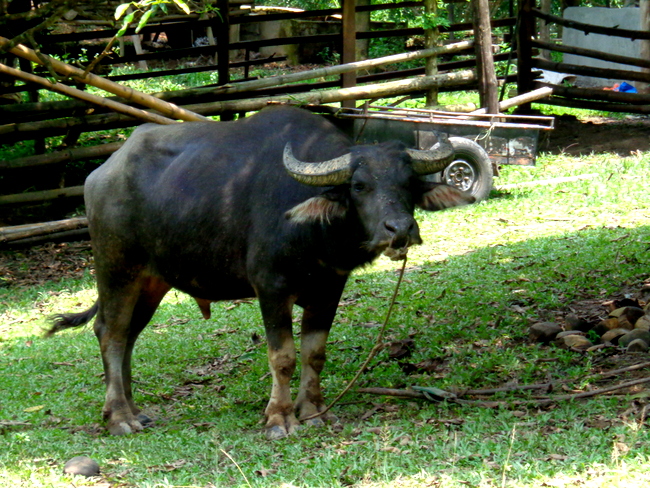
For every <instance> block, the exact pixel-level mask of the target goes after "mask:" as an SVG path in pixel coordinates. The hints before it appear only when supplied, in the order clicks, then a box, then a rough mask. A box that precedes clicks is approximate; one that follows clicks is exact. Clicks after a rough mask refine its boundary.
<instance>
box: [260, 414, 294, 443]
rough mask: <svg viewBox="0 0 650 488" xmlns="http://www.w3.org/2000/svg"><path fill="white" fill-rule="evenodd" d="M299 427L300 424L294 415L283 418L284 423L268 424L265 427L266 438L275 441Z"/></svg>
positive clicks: (292, 432)
mask: <svg viewBox="0 0 650 488" xmlns="http://www.w3.org/2000/svg"><path fill="white" fill-rule="evenodd" d="M298 429H300V424H298V421H297V420H296V418H295V417H293V418H287V419H285V423H284V425H268V426H267V427H266V438H267V439H268V440H270V441H277V440H278V439H284V438H285V437H287V436H289V435H291V434H294V433H295V432H296V431H297V430H298Z"/></svg>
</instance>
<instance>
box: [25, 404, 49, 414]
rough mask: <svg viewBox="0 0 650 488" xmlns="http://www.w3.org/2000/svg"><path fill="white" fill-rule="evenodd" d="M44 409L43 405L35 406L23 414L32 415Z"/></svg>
mask: <svg viewBox="0 0 650 488" xmlns="http://www.w3.org/2000/svg"><path fill="white" fill-rule="evenodd" d="M44 408H45V405H36V406H34V407H28V408H26V409H25V410H23V412H27V413H32V412H38V411H39V410H43V409H44Z"/></svg>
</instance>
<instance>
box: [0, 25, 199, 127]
mask: <svg viewBox="0 0 650 488" xmlns="http://www.w3.org/2000/svg"><path fill="white" fill-rule="evenodd" d="M9 45H10V41H9V39H7V38H5V37H2V36H0V49H4V48H6V47H7V46H9ZM9 52H11V53H12V54H15V55H16V56H20V57H21V58H25V59H28V60H30V61H32V62H34V63H37V64H45V63H44V61H43V60H42V59H41V58H42V57H45V59H47V62H48V63H50V65H51V66H52V68H53V69H54V70H55V71H56V72H57V73H59V74H61V75H64V76H71V77H72V78H74V79H75V80H77V81H80V82H82V83H86V84H88V85H92V86H94V87H96V88H99V89H101V90H104V91H107V92H109V93H112V94H114V95H118V96H120V97H123V98H125V99H127V100H130V101H132V102H135V103H138V104H140V105H144V106H145V107H149V108H152V109H154V110H157V111H159V112H161V113H162V114H164V115H166V116H168V117H170V118H172V119H181V120H187V121H209V120H210V119H207V118H205V117H203V116H201V115H199V114H195V113H192V112H190V111H188V110H185V109H182V108H180V107H178V106H176V105H174V104H173V103H169V102H164V101H162V100H160V99H158V98H155V97H152V96H151V95H147V94H146V93H142V92H139V91H137V90H134V89H133V88H129V87H125V86H122V85H120V84H119V83H115V82H113V81H110V80H107V79H106V78H102V77H101V76H97V75H94V74H92V73H86V72H85V71H84V70H82V69H79V68H75V67H74V66H70V65H69V64H66V63H63V62H61V61H58V60H56V59H54V58H51V57H49V56H46V55H43V54H41V56H40V57H39V56H38V55H37V54H36V53H35V52H34V51H33V50H32V49H29V48H28V47H26V46H23V45H22V44H18V45H17V46H15V47H14V48H12V49H10V50H9Z"/></svg>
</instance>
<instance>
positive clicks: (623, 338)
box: [529, 300, 650, 352]
mask: <svg viewBox="0 0 650 488" xmlns="http://www.w3.org/2000/svg"><path fill="white" fill-rule="evenodd" d="M608 307H609V310H608V316H607V318H605V319H604V320H601V321H599V322H596V323H594V322H589V321H587V320H584V319H581V318H580V317H578V316H577V315H575V314H568V315H567V316H566V317H565V318H564V324H563V325H560V324H558V323H556V322H539V323H536V324H533V325H532V326H531V327H530V329H529V338H530V340H531V341H532V342H537V343H542V344H555V345H556V346H558V347H562V348H565V349H573V350H577V351H596V350H598V349H602V348H604V347H612V346H617V347H619V348H622V349H624V350H625V351H627V352H647V351H648V349H649V348H650V301H649V302H648V303H647V304H643V303H642V302H639V301H638V300H623V301H617V300H615V301H613V302H610V304H609V305H608Z"/></svg>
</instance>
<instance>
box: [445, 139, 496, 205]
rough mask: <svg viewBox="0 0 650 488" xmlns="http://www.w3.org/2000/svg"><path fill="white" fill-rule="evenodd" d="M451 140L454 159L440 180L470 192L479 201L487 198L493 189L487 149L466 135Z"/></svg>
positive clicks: (490, 163) (490, 164)
mask: <svg viewBox="0 0 650 488" xmlns="http://www.w3.org/2000/svg"><path fill="white" fill-rule="evenodd" d="M449 142H450V143H451V144H452V146H454V160H453V161H452V162H451V164H450V165H449V166H447V167H446V168H445V170H444V171H443V172H442V176H439V178H440V180H439V181H442V182H443V183H446V184H448V185H450V186H455V187H456V188H458V189H459V190H463V191H466V192H468V193H469V194H471V195H472V196H473V197H474V198H476V201H477V202H480V201H481V200H485V199H486V198H487V197H488V196H489V195H490V191H491V190H492V179H493V170H492V162H491V161H490V157H489V156H488V154H487V153H486V152H485V149H483V148H482V147H481V146H479V145H478V144H477V143H476V142H474V141H472V140H470V139H466V138H465V137H450V138H449ZM438 175H439V174H438ZM438 175H436V176H438Z"/></svg>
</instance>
